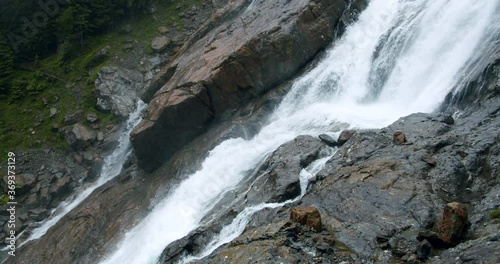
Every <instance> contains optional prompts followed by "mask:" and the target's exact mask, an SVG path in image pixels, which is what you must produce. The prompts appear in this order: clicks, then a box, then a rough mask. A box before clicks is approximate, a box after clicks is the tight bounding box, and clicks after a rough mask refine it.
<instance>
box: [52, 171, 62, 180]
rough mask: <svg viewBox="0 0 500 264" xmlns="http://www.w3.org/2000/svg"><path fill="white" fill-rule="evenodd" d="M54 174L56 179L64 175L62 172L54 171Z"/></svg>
mask: <svg viewBox="0 0 500 264" xmlns="http://www.w3.org/2000/svg"><path fill="white" fill-rule="evenodd" d="M54 176H56V178H57V179H61V178H62V177H63V176H64V173H62V172H56V173H55V174H54Z"/></svg>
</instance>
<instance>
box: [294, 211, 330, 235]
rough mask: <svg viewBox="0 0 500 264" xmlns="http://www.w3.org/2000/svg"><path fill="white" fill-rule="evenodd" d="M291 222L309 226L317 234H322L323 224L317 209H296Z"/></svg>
mask: <svg viewBox="0 0 500 264" xmlns="http://www.w3.org/2000/svg"><path fill="white" fill-rule="evenodd" d="M290 220H292V221H293V222H296V223H299V224H302V225H305V226H309V227H311V228H313V229H314V230H315V231H316V232H320V231H321V229H322V228H323V226H322V223H321V215H320V213H319V211H318V209H316V208H315V207H295V208H292V211H291V213H290Z"/></svg>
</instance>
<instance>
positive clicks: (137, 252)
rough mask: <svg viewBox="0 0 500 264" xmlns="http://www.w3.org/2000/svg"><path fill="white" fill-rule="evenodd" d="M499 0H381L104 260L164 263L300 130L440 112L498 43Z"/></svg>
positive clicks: (374, 124) (314, 132)
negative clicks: (260, 119)
mask: <svg viewBox="0 0 500 264" xmlns="http://www.w3.org/2000/svg"><path fill="white" fill-rule="evenodd" d="M499 2H500V0H372V1H371V2H370V4H369V6H368V7H367V9H366V10H365V11H364V12H363V13H362V14H361V15H360V17H359V20H358V22H356V23H355V24H353V25H351V26H350V27H349V28H348V29H347V31H346V33H345V35H344V37H343V38H342V39H341V40H340V41H338V42H337V43H336V44H335V46H333V47H332V48H331V49H330V50H329V52H328V53H327V54H326V56H325V58H324V59H323V60H322V61H321V62H320V63H319V64H318V66H316V67H315V68H314V69H313V70H311V71H310V72H309V73H307V74H306V75H304V76H303V77H301V78H299V79H298V80H297V81H295V83H294V85H293V87H292V89H291V91H290V92H289V93H288V94H287V96H286V97H285V98H284V100H283V102H282V103H281V104H280V106H279V107H278V109H277V110H276V111H275V113H273V116H272V118H271V121H270V123H269V124H268V125H267V126H265V127H263V128H262V129H261V131H260V132H259V133H258V134H257V135H256V136H255V137H254V138H252V139H250V140H244V139H242V138H237V139H229V140H227V141H225V142H223V143H221V144H220V145H219V146H217V147H216V148H214V149H213V150H212V151H211V152H210V154H209V156H208V157H207V158H206V160H205V161H204V162H203V164H202V169H201V170H199V171H198V172H196V173H194V174H193V175H191V176H189V177H187V179H186V180H185V181H184V182H182V183H181V184H180V185H179V186H178V187H177V188H176V189H175V190H172V192H171V193H170V194H169V195H168V196H167V197H166V198H165V199H164V200H163V201H161V202H160V203H158V204H157V205H156V206H155V208H154V210H153V211H152V212H151V213H150V214H149V215H148V216H147V217H146V218H145V219H144V220H143V221H142V222H141V223H139V224H138V225H137V226H136V227H134V228H133V229H132V230H130V231H129V232H128V233H127V234H126V235H125V238H124V239H123V241H122V242H121V243H120V244H119V245H117V250H116V251H115V252H114V253H113V254H112V255H110V256H109V257H108V258H107V259H105V260H104V263H155V262H156V261H157V260H158V257H159V256H160V254H161V252H162V250H163V249H164V248H165V247H166V246H167V245H168V244H170V243H171V242H173V241H175V240H176V239H179V238H181V237H183V236H185V235H187V234H188V233H189V232H190V231H192V230H193V229H195V228H196V227H197V226H198V225H199V224H200V221H201V219H202V218H203V217H204V216H205V215H206V214H207V213H208V212H209V211H210V210H211V209H212V207H213V206H214V205H215V204H216V203H217V201H219V199H220V198H221V197H222V195H223V194H224V193H225V192H227V191H229V190H231V189H232V188H234V187H235V186H237V185H238V183H239V182H241V181H242V179H244V177H245V176H247V175H248V172H249V171H251V169H253V168H254V167H255V166H256V165H257V164H259V162H261V161H262V159H263V157H265V156H266V155H267V154H269V153H271V152H272V151H273V150H275V149H276V148H277V147H279V146H280V145H281V144H283V143H284V142H286V141H289V140H291V139H293V138H295V137H296V136H298V135H301V134H309V135H317V134H319V133H322V132H327V131H329V132H335V131H339V130H341V129H345V128H348V127H356V128H379V127H383V126H386V125H388V124H390V123H391V122H393V121H395V120H397V119H398V118H399V117H401V116H404V115H407V114H410V113H414V112H430V111H433V110H434V109H435V108H436V107H438V106H439V104H440V103H441V102H442V101H443V99H444V97H445V95H446V94H448V93H449V92H450V91H452V89H454V88H455V87H461V86H463V84H464V83H465V82H467V81H468V80H469V79H468V78H464V76H469V78H470V77H471V76H474V74H473V73H470V72H467V71H470V70H471V69H472V68H474V67H472V66H471V65H473V64H474V65H477V64H480V63H484V62H485V61H487V60H488V58H489V56H490V55H491V51H492V50H496V44H497V43H496V41H497V37H498V33H499V30H498V25H497V24H496V22H498V18H499V17H498V16H499V14H500V12H498V11H499ZM476 68H478V69H479V68H480V67H476ZM248 210H251V209H248ZM249 215H250V214H249ZM247 217H248V215H247ZM242 220H244V219H242ZM244 221H246V220H244ZM244 221H243V222H244Z"/></svg>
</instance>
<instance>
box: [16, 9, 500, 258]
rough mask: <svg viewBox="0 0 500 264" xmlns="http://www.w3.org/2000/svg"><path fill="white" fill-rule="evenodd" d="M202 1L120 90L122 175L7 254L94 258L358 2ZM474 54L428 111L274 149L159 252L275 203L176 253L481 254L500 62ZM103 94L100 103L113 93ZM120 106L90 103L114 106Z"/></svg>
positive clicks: (169, 252) (262, 104)
mask: <svg viewBox="0 0 500 264" xmlns="http://www.w3.org/2000/svg"><path fill="white" fill-rule="evenodd" d="M215 2H217V3H215V4H214V5H215V6H218V7H219V9H218V11H217V12H216V13H215V14H214V15H213V16H212V17H211V18H210V19H208V20H207V22H206V23H205V24H204V25H203V26H201V27H200V28H199V29H198V31H196V32H195V33H194V34H192V35H191V37H190V39H188V40H186V44H185V45H184V46H183V47H180V48H178V50H177V51H178V52H177V53H176V54H175V55H173V56H172V59H171V60H169V61H168V62H167V63H166V65H164V66H163V68H162V70H161V72H160V73H159V74H158V75H157V76H155V77H154V79H152V80H151V82H150V83H149V84H147V85H146V88H145V89H144V90H143V91H139V90H140V89H139V90H137V91H136V92H137V94H134V96H139V95H140V94H142V98H143V99H144V100H146V101H148V102H149V103H150V105H149V107H148V109H147V110H146V113H145V116H144V120H143V121H142V122H141V123H140V124H139V125H138V126H137V127H136V128H135V129H134V131H133V132H132V133H131V139H132V143H133V145H134V150H135V155H134V157H132V158H130V160H128V161H127V162H126V163H125V164H124V168H123V171H122V173H121V174H120V175H119V176H118V177H117V178H116V179H113V180H111V181H110V182H108V183H106V184H104V185H103V186H102V187H100V188H98V189H96V190H95V191H94V193H93V194H92V195H91V196H90V197H89V198H88V199H86V200H85V201H84V202H83V203H82V204H80V205H79V206H78V207H76V208H75V209H74V210H73V211H71V212H70V213H69V214H68V215H66V216H65V217H63V218H62V219H61V221H60V222H59V223H58V224H56V225H55V226H54V227H52V228H51V229H49V230H48V232H47V234H46V235H45V236H43V237H42V238H41V239H40V240H36V241H32V242H30V243H28V244H27V245H26V246H24V247H22V248H21V249H20V251H19V255H18V256H17V257H16V258H15V259H12V258H11V259H9V260H8V261H7V263H53V262H54V260H55V259H57V260H58V262H61V263H96V262H98V261H102V260H103V259H104V258H105V257H106V256H108V255H109V254H110V253H112V252H113V251H114V250H115V249H116V248H117V247H119V246H120V244H118V242H119V241H120V240H122V239H123V233H124V232H125V231H126V230H130V229H131V228H132V227H134V226H137V224H138V223H140V221H141V220H142V219H143V218H144V217H145V216H146V215H148V214H149V213H150V212H151V211H153V207H154V206H155V205H157V204H158V203H159V201H161V200H162V199H163V198H164V197H165V196H167V195H169V194H171V193H172V192H173V190H174V188H175V187H177V186H178V184H179V183H181V182H182V181H183V180H184V179H185V177H186V175H189V174H191V173H194V172H195V171H197V170H198V169H200V167H201V163H202V161H203V160H204V159H205V158H206V157H207V156H209V155H210V151H211V150H213V149H214V147H215V146H217V145H219V143H221V142H223V141H224V140H226V139H229V138H237V137H243V138H245V139H249V138H252V137H253V136H254V135H255V134H256V133H257V132H258V131H259V130H260V129H261V127H262V126H263V125H264V123H265V122H266V119H267V118H268V115H269V113H270V112H271V111H272V110H274V108H275V107H276V106H277V105H278V103H279V102H280V101H281V100H282V98H283V96H284V95H285V94H286V93H287V92H288V91H289V90H290V87H291V83H290V82H289V81H288V80H291V79H293V77H294V76H296V75H297V74H298V73H300V72H301V71H302V70H304V67H307V65H309V64H310V63H311V62H312V64H314V63H316V61H315V60H314V59H315V58H316V55H317V54H318V53H321V51H322V50H323V49H324V48H325V47H327V46H328V45H330V43H331V42H332V41H334V40H336V39H337V38H338V36H339V35H340V34H342V32H343V29H344V28H345V27H346V25H347V24H348V23H350V22H351V21H353V20H355V19H356V14H357V13H358V12H360V11H361V10H363V9H364V8H365V7H366V3H365V2H364V1H340V0H339V1H321V0H311V1H308V0H301V1H274V2H270V1H265V2H262V3H261V4H259V5H258V6H256V7H255V8H250V7H253V2H254V1H220V2H219V1H215ZM496 54H497V55H498V54H499V53H498V52H497V53H496ZM490 62H491V63H490V64H489V65H488V66H487V67H486V69H485V70H484V71H483V72H482V74H481V75H480V76H479V77H477V78H476V81H473V82H470V83H469V85H468V86H467V87H466V88H465V89H463V90H462V91H460V92H459V93H458V94H455V93H450V94H449V95H448V97H447V98H446V100H445V102H444V103H443V104H442V106H441V109H440V110H439V111H437V112H435V113H430V114H422V113H417V114H412V115H410V116H406V117H402V118H401V119H399V120H398V121H396V122H394V123H393V124H391V125H389V126H388V127H385V128H381V129H373V130H361V129H358V130H349V131H346V132H345V133H343V134H342V135H341V139H342V140H337V141H335V140H333V139H332V138H331V137H330V136H328V135H322V136H320V137H316V136H299V137H296V138H295V139H293V140H291V141H289V142H286V143H285V144H283V145H281V146H280V147H279V148H277V149H276V150H275V151H273V152H272V153H271V154H269V155H268V156H266V157H262V158H263V161H262V162H260V163H259V164H258V166H257V167H256V168H254V170H253V171H251V172H249V177H248V178H245V180H244V181H243V182H242V183H241V184H240V185H238V187H237V188H234V189H231V190H230V191H229V192H227V193H225V194H224V197H222V198H221V199H220V201H218V203H217V205H216V206H215V207H214V209H212V210H211V211H210V213H208V214H207V215H206V216H205V217H204V218H203V219H202V220H201V226H200V227H199V228H197V229H195V230H193V231H192V232H191V233H190V234H188V235H187V236H185V237H183V238H181V239H179V240H177V241H175V242H173V243H171V244H170V245H168V246H167V247H166V248H165V249H164V251H163V253H162V254H161V261H162V262H165V263H174V262H176V261H181V260H183V259H185V258H186V257H193V256H198V255H200V254H202V253H204V252H205V249H206V246H207V245H209V244H210V242H211V241H213V240H214V239H215V238H217V236H218V234H219V233H221V231H222V230H223V229H224V227H225V226H227V225H229V224H230V223H232V222H233V220H235V219H237V218H238V216H239V215H240V214H241V213H242V212H244V211H245V209H246V208H250V207H253V206H257V205H259V204H262V203H272V204H278V203H282V204H278V205H276V206H274V207H267V208H264V209H262V210H259V211H256V212H255V213H253V214H252V215H251V217H250V218H249V222H248V223H247V224H246V226H244V229H243V230H242V232H241V233H240V234H237V236H236V238H235V239H233V240H231V241H228V243H222V244H220V245H219V246H217V247H216V248H214V250H213V251H211V252H209V253H208V254H204V255H202V256H200V257H194V258H192V261H193V262H195V263H342V262H343V263H361V262H364V263H371V262H376V263H398V262H409V263H418V262H431V263H453V262H462V261H463V262H467V261H468V262H472V263H496V261H497V260H498V259H499V258H500V256H499V255H498V253H497V252H498V251H499V250H498V249H499V247H500V243H499V240H498V238H499V236H500V233H499V232H498V224H499V223H498V218H494V217H493V216H490V213H491V212H492V211H494V210H495V209H496V210H498V206H499V199H498V196H499V195H500V189H499V187H498V186H499V185H498V184H499V182H498V175H499V170H500V169H499V165H498V164H499V159H498V154H499V151H500V149H499V145H498V143H499V140H500V139H499V136H498V131H500V128H499V126H500V117H499V110H500V109H499V107H500V97H499V89H500V88H499V83H500V80H499V77H500V70H499V64H498V57H495V58H490ZM108 70H109V72H111V73H113V72H116V71H114V70H113V69H108ZM111 75H112V74H111ZM124 75H125V76H126V75H127V74H124ZM101 79H103V78H101ZM137 79H141V78H137ZM103 81H104V83H106V80H105V79H103ZM141 82H142V80H141ZM108 83H109V85H107V87H113V82H108ZM134 85H135V84H134ZM103 90H106V89H105V87H103ZM109 90H110V92H109V94H107V95H105V96H103V97H106V96H107V97H106V98H111V97H112V96H113V92H112V89H109ZM127 100H128V99H127ZM119 101H120V100H118V102H119ZM122 102H125V104H117V105H112V104H102V106H107V107H108V108H109V109H108V111H114V110H117V111H121V110H123V109H125V111H130V110H127V107H128V108H130V102H128V101H123V100H122ZM123 106H126V107H125V108H123ZM120 107H122V108H120ZM329 132H331V131H324V133H329ZM330 135H331V133H330ZM333 153H335V154H333ZM332 154H333V156H331V155H332ZM330 156H331V157H330ZM325 158H326V159H327V160H325V162H326V163H325V165H324V167H323V168H322V169H321V170H320V171H319V172H317V173H316V174H315V176H314V177H313V178H311V179H309V182H308V183H307V192H305V194H304V195H303V196H302V197H301V199H300V200H293V199H294V198H296V197H298V196H299V195H301V191H302V187H303V186H302V185H301V182H300V180H299V175H300V174H301V173H303V171H304V170H305V169H308V168H310V167H311V166H313V165H314V164H315V163H316V162H317V161H319V160H321V159H325ZM200 191H203V190H200ZM169 217H176V216H175V215H172V216H169ZM110 219H113V220H112V221H110ZM450 219H451V220H450ZM138 250H140V249H138ZM457 257H458V258H457Z"/></svg>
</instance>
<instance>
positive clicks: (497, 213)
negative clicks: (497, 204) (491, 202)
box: [490, 209, 500, 219]
mask: <svg viewBox="0 0 500 264" xmlns="http://www.w3.org/2000/svg"><path fill="white" fill-rule="evenodd" d="M490 217H491V218H492V219H500V209H494V210H491V211H490Z"/></svg>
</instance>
